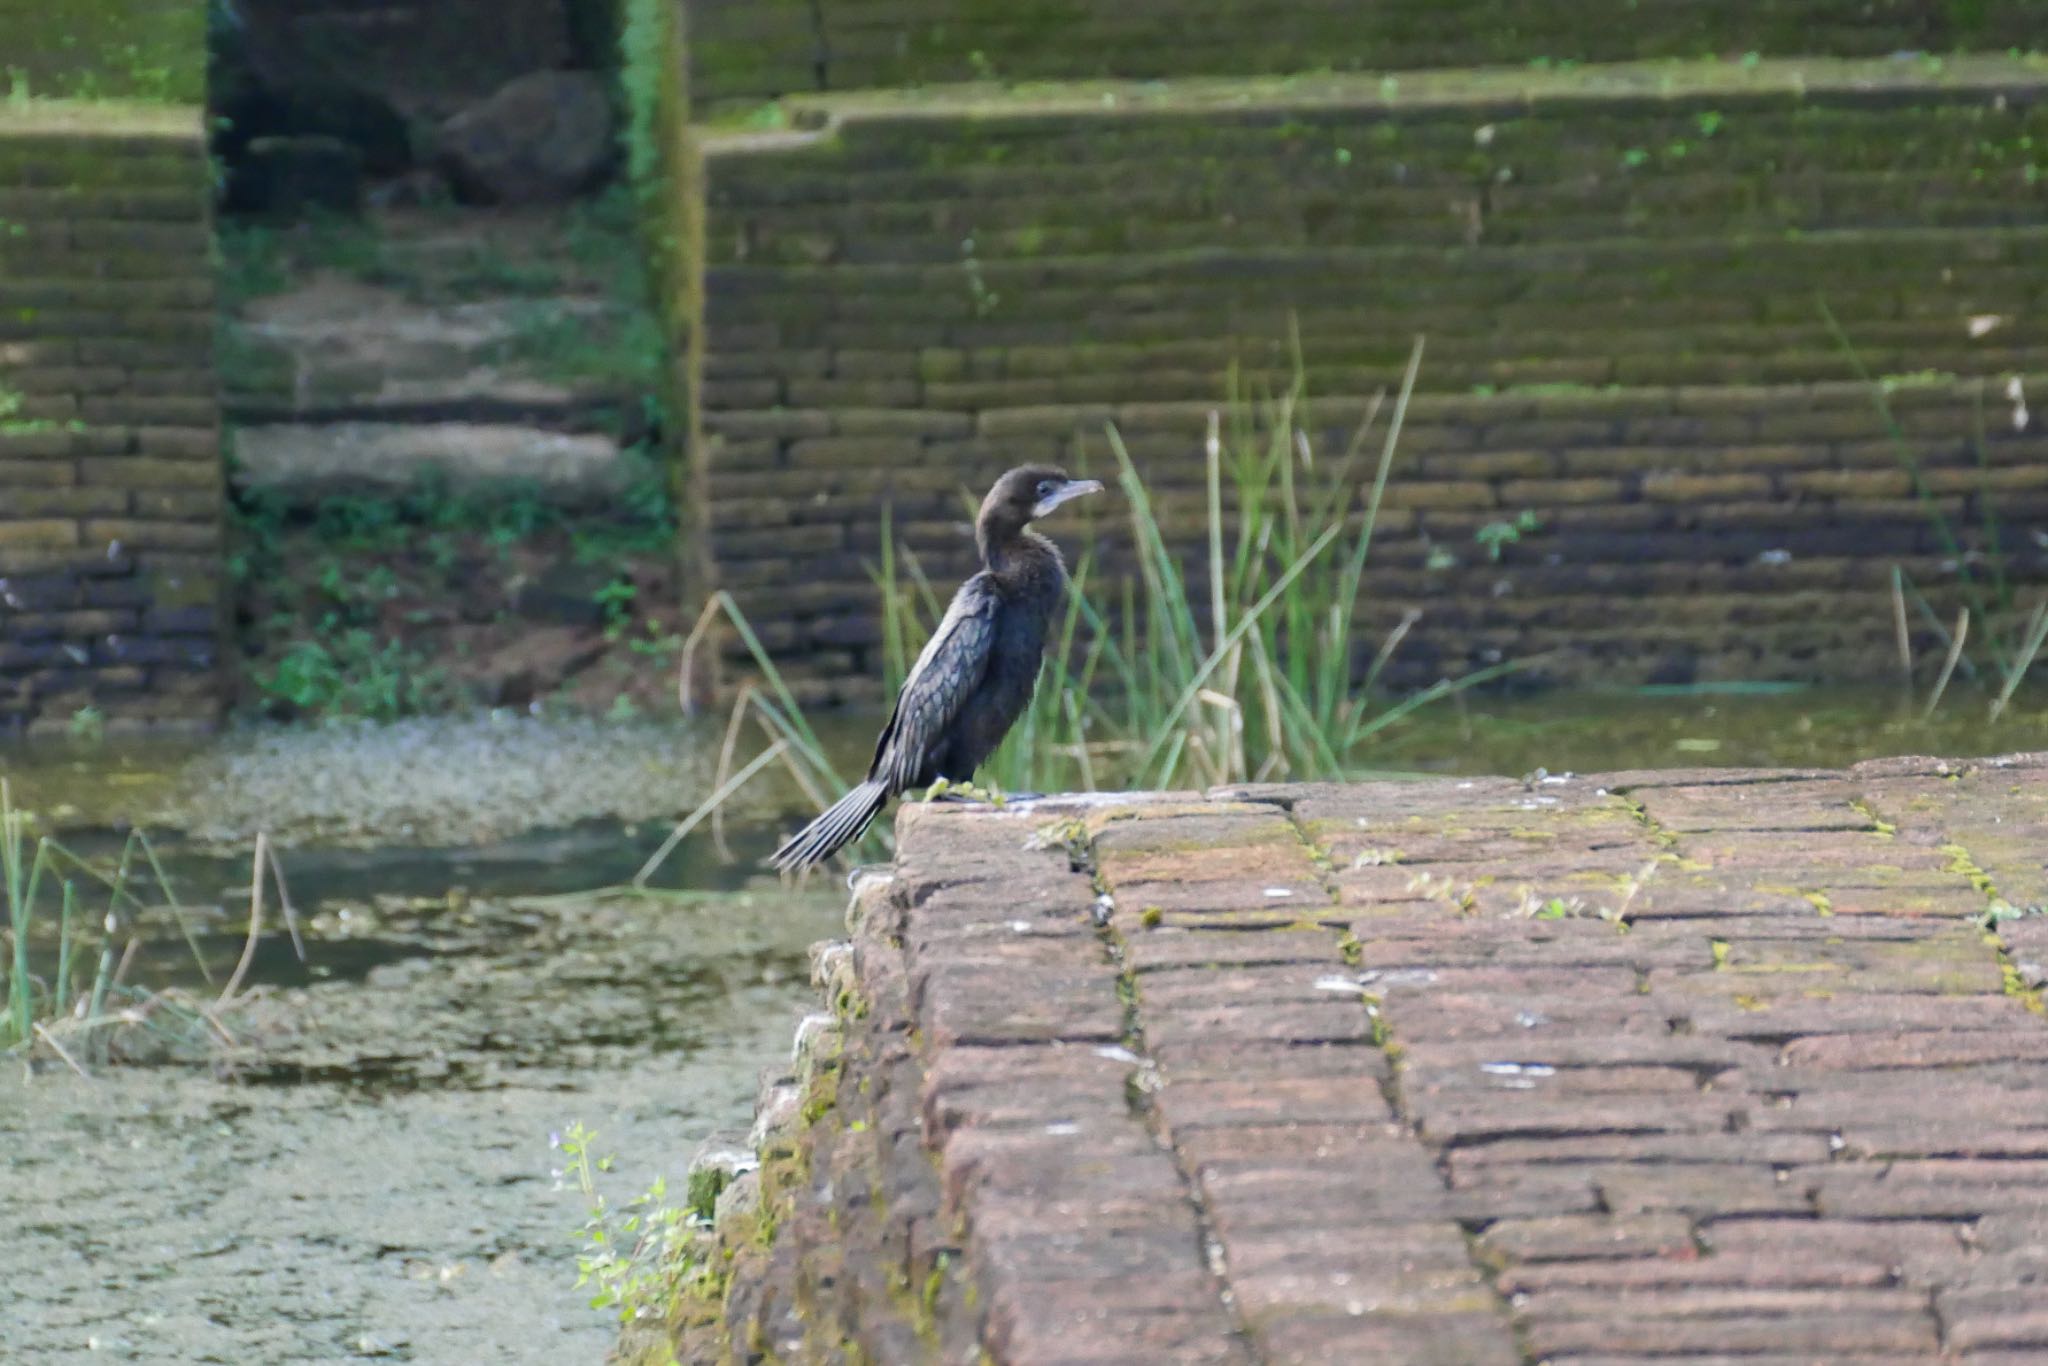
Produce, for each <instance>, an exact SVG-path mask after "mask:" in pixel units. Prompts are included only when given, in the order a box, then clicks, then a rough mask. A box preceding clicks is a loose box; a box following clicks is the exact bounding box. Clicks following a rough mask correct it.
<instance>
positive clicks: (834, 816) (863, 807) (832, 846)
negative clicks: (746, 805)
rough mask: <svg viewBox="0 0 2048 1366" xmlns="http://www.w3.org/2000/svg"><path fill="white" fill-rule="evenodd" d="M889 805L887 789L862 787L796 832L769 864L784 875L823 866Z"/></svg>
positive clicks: (874, 786)
mask: <svg viewBox="0 0 2048 1366" xmlns="http://www.w3.org/2000/svg"><path fill="white" fill-rule="evenodd" d="M888 804H889V791H888V789H887V788H885V787H883V786H882V785H881V784H880V783H862V784H860V785H859V786H858V787H856V788H854V789H853V790H852V791H851V792H849V793H847V794H846V795H845V796H844V797H841V798H840V799H839V800H838V801H836V802H834V803H832V806H831V808H830V809H829V810H827V811H825V812H824V813H823V814H822V815H820V816H819V817H818V818H817V819H816V820H814V821H812V822H811V823H810V824H809V825H807V826H805V827H804V828H803V829H801V830H799V831H797V833H796V834H795V836H794V837H792V838H791V839H790V841H789V843H787V844H785V845H783V846H782V847H781V848H780V849H777V850H776V851H775V852H774V854H773V855H771V856H770V857H769V859H768V861H769V862H770V863H771V864H773V865H774V866H775V867H776V868H777V869H779V870H781V871H782V872H785V873H787V872H791V871H793V870H795V869H798V868H808V867H810V866H811V865H812V864H814V863H823V862H824V861H825V860H826V859H828V858H831V857H832V856H833V855H834V854H836V853H838V852H839V851H840V850H841V849H844V848H845V847H846V846H847V845H849V844H851V843H853V842H854V841H855V840H857V839H859V838H860V837H861V834H862V832H863V831H865V830H866V829H867V828H868V825H869V823H870V822H871V821H873V820H874V818H875V816H876V815H877V814H878V813H879V812H880V811H881V809H882V808H883V807H884V806H887V805H888Z"/></svg>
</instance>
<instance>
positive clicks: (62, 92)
mask: <svg viewBox="0 0 2048 1366" xmlns="http://www.w3.org/2000/svg"><path fill="white" fill-rule="evenodd" d="M207 8H208V7H207V5H205V4H203V3H200V2H199V0H66V3H64V4H61V5H18V6H10V7H9V12H8V15H7V21H6V25H7V44H6V52H5V55H4V56H0V71H4V74H5V76H6V82H7V86H8V88H9V90H10V91H11V92H12V93H13V94H14V95H15V96H16V97H21V96H24V95H26V96H57V97H61V98H67V99H85V100H123V99H131V100H147V101H151V102H155V103H163V104H183V105H200V104H204V103H205V100H206V17H207Z"/></svg>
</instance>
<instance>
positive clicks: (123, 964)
mask: <svg viewBox="0 0 2048 1366" xmlns="http://www.w3.org/2000/svg"><path fill="white" fill-rule="evenodd" d="M35 823H36V821H35V815H34V813H32V812H29V811H25V810H21V809H18V808H17V807H16V806H15V805H14V798H13V793H12V790H11V789H10V787H9V785H8V783H7V781H6V780H5V779H4V778H0V885H4V890H5V896H6V902H7V924H6V936H5V937H6V947H7V952H6V954H5V957H4V965H0V985H4V986H5V989H6V991H5V999H6V1008H5V1012H4V1016H0V1051H18V1052H36V1051H42V1052H46V1053H49V1054H52V1055H54V1056H55V1057H56V1058H58V1059H59V1060H61V1061H62V1062H64V1063H65V1064H66V1065H68V1066H70V1067H72V1068H73V1069H75V1070H77V1071H80V1072H83V1071H84V1070H85V1069H86V1068H87V1067H88V1066H91V1065H95V1064H99V1063H104V1062H108V1061H112V1060H114V1059H116V1058H118V1057H120V1056H122V1055H123V1053H124V1051H125V1050H126V1045H127V1036H128V1035H129V1034H131V1033H133V1032H136V1031H140V1032H141V1033H143V1034H146V1035H154V1036H156V1037H157V1039H158V1040H159V1041H161V1042H164V1043H168V1044H171V1045H174V1046H182V1047H192V1046H196V1047H197V1048H198V1049H199V1050H200V1051H211V1050H212V1048H214V1047H215V1046H216V1045H219V1044H230V1043H232V1042H234V1035H233V1034H232V1032H231V1031H230V1030H229V1028H228V1026H227V1024H226V1022H225V1020H224V1012H225V1011H226V1010H227V1009H228V1007H230V1006H231V1005H233V1004H234V1003H235V1001H236V1000H237V997H238V996H239V994H240V992H241V989H242V984H243V981H244V979H245V978H246V977H247V975H248V972H249V967H250V964H251V963H252V961H253V960H254V957H255V952H256V945H257V942H258V941H259V940H260V939H261V938H262V934H263V926H264V915H265V906H266V893H265V887H266V884H269V885H272V886H274V887H275V888H276V892H277V896H278V899H279V902H280V904H281V905H282V906H283V908H284V915H285V922H286V926H287V929H288V930H289V932H290V934H291V937H292V942H293V944H294V945H295V946H298V944H299V936H298V927H297V923H296V919H295V917H294V915H293V912H292V908H291V899H290V896H289V894H288V893H287V892H286V890H285V883H284V871H283V869H282V868H280V867H279V866H278V864H277V862H276V860H275V859H274V858H272V857H271V856H270V847H269V841H268V840H267V839H265V838H264V837H263V836H261V835H259V836H258V837H257V840H256V851H255V856H254V864H253V866H252V868H251V870H250V884H251V885H250V893H249V930H248V935H247V938H246V939H245V940H244V943H243V947H242V953H241V956H240V958H239V959H237V960H236V963H235V966H234V969H233V971H232V972H231V973H230V975H229V976H228V979H227V981H226V982H225V983H222V984H220V985H219V990H218V991H217V992H215V991H214V990H213V988H214V986H215V982H214V976H213V972H212V969H211V968H210V966H209V965H208V963H207V960H206V957H205V955H204V954H203V953H202V952H201V951H200V946H199V942H198V938H197V936H196V934H195V932H194V929H193V919H192V911H193V908H191V907H189V906H187V905H185V904H184V903H183V902H181V901H180V900H179V899H178V896H177V892H176V890H175V889H174V888H173V887H172V885H171V880H170V878H169V876H168V875H167V874H166V873H165V871H164V866H163V863H162V861H161V860H160V859H159V858H158V857H157V853H156V849H155V847H154V846H153V845H152V844H151V843H150V840H149V837H148V836H147V835H146V834H144V833H143V832H142V831H140V830H136V831H133V832H131V833H130V834H129V836H128V839H127V841H126V842H125V843H123V845H122V846H121V851H120V853H119V855H118V856H117V857H116V858H115V859H114V861H113V862H112V863H111V864H108V863H104V862H95V861H92V860H89V859H86V858H83V857H81V856H79V855H78V854H76V853H74V852H72V851H71V850H70V849H68V848H66V847H65V846H64V845H62V844H60V843H58V842H57V841H56V840H54V839H51V838H49V837H48V836H33V835H32V830H33V827H34V825H35ZM152 888H153V892H152ZM88 896H91V897H92V898H93V902H94V904H93V906H92V907H91V908H88V906H87V904H86V899H87V897H88ZM152 897H153V898H154V899H151V898H152ZM102 898H103V899H102ZM53 909H54V914H55V916H56V921H57V923H56V926H55V932H54V942H52V934H51V931H50V928H49V926H48V925H47V921H48V918H49V917H50V915H51V914H52V912H53ZM165 913H167V914H168V916H169V918H170V920H171V921H172V923H173V924H174V925H175V926H176V929H177V931H178V933H179V934H180V935H182V936H183V938H184V940H185V943H186V946H187V947H188V948H189V949H190V950H191V954H192V961H193V962H194V964H195V965H196V966H197V969H198V973H199V976H200V978H201V979H202V980H203V981H204V982H205V984H206V986H207V988H208V993H207V995H205V996H200V995H197V994H195V993H193V992H190V991H186V990H184V989H181V988H165V989H162V990H151V989H149V988H146V987H142V986H139V985H136V984H133V983H130V982H129V981H128V973H129V969H130V967H131V965H132V964H133V963H134V961H135V958H136V955H137V952H138V951H139V950H140V949H141V947H142V945H143V943H144V940H145V937H146V931H147V929H148V927H149V925H150V923H151V922H152V921H154V920H156V919H158V918H159V917H160V916H161V915H162V914H165ZM39 949H40V951H41V952H40V954H39V953H38V950H39Z"/></svg>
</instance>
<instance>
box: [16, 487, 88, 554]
mask: <svg viewBox="0 0 2048 1366" xmlns="http://www.w3.org/2000/svg"><path fill="white" fill-rule="evenodd" d="M24 496H26V495H24ZM77 544H79V528H78V523H76V522H73V521H65V520H61V519H57V518H49V517H45V518H41V519H39V520H34V521H13V520H11V519H7V520H0V548H6V549H30V550H33V549H60V548H63V547H67V546H75V545H77Z"/></svg>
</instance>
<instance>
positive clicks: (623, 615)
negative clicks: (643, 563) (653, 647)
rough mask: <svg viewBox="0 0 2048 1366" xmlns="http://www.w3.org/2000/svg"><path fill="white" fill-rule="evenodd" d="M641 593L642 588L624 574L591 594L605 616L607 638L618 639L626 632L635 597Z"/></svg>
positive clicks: (605, 635) (630, 619) (605, 634)
mask: <svg viewBox="0 0 2048 1366" xmlns="http://www.w3.org/2000/svg"><path fill="white" fill-rule="evenodd" d="M639 595H640V590H639V589H637V588H635V587H634V586H633V581H632V580H631V579H629V578H627V577H626V576H625V575H623V574H621V575H619V576H618V577H616V578H614V579H612V580H611V581H610V582H608V583H606V584H605V585H604V586H603V587H601V588H599V589H598V590H597V591H596V592H595V593H592V594H591V595H590V596H591V600H592V601H593V602H595V603H596V604H597V609H598V611H599V612H600V613H602V614H603V616H604V638H605V639H606V640H617V639H619V637H621V636H623V635H624V634H625V633H626V627H627V626H628V625H630V624H631V622H632V615H633V599H634V598H636V597H638V596H639Z"/></svg>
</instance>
